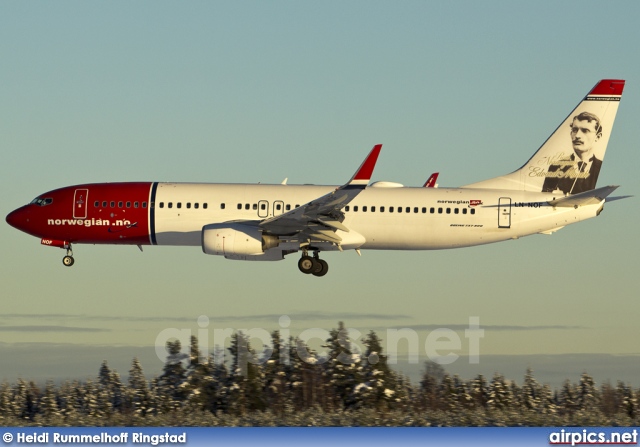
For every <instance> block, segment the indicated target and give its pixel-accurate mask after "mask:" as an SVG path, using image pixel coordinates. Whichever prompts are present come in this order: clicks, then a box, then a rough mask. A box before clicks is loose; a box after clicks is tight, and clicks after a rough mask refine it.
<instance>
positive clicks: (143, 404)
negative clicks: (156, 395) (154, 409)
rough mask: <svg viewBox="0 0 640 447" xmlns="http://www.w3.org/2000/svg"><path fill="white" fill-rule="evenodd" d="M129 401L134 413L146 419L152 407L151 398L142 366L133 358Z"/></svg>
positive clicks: (130, 372) (130, 371) (128, 391)
mask: <svg viewBox="0 0 640 447" xmlns="http://www.w3.org/2000/svg"><path fill="white" fill-rule="evenodd" d="M127 393H128V396H129V398H128V401H129V405H130V406H131V409H132V410H133V413H134V414H136V415H137V416H142V417H144V416H145V415H146V414H147V412H148V411H149V409H150V407H151V402H150V401H151V396H150V391H149V385H148V383H147V379H146V377H145V376H144V372H143V370H142V365H141V364H140V361H139V360H138V358H137V357H134V358H133V362H132V363H131V369H130V370H129V388H128V390H127Z"/></svg>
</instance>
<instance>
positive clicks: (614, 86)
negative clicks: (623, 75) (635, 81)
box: [589, 79, 624, 96]
mask: <svg viewBox="0 0 640 447" xmlns="http://www.w3.org/2000/svg"><path fill="white" fill-rule="evenodd" d="M622 90H624V80H623V79H603V80H602V81H600V82H598V83H597V84H596V86H595V87H593V89H591V91H590V92H589V94H590V95H610V96H621V95H622Z"/></svg>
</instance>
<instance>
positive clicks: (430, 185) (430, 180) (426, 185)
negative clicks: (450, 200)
mask: <svg viewBox="0 0 640 447" xmlns="http://www.w3.org/2000/svg"><path fill="white" fill-rule="evenodd" d="M438 175H440V173H439V172H434V173H433V174H431V176H429V178H428V179H427V181H426V182H424V185H422V187H423V188H437V187H438V184H437V183H436V182H437V181H438Z"/></svg>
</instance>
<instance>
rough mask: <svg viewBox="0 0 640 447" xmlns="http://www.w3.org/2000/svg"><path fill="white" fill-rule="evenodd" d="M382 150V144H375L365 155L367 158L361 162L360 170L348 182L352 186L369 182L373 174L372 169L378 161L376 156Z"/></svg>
mask: <svg viewBox="0 0 640 447" xmlns="http://www.w3.org/2000/svg"><path fill="white" fill-rule="evenodd" d="M381 149H382V144H376V145H375V146H373V149H371V152H369V155H367V158H365V160H364V161H363V162H362V164H361V165H360V168H358V170H357V171H356V173H355V174H354V175H353V178H352V179H351V181H350V182H349V183H350V184H353V183H354V182H358V183H361V182H363V181H365V182H367V183H368V182H369V180H371V175H372V174H373V169H374V168H375V167H376V162H377V161H378V155H380V150H381Z"/></svg>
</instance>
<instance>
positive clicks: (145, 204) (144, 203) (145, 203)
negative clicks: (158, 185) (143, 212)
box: [142, 202, 153, 208]
mask: <svg viewBox="0 0 640 447" xmlns="http://www.w3.org/2000/svg"><path fill="white" fill-rule="evenodd" d="M146 207H147V202H142V208H146ZM151 208H153V202H151Z"/></svg>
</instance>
